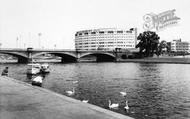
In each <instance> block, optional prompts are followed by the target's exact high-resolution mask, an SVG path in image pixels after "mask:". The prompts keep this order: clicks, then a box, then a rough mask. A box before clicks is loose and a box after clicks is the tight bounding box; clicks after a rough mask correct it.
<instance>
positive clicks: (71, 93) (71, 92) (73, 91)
mask: <svg viewBox="0 0 190 119" xmlns="http://www.w3.org/2000/svg"><path fill="white" fill-rule="evenodd" d="M66 93H67V95H69V96H71V95H74V94H75V88H73V90H72V91H66Z"/></svg>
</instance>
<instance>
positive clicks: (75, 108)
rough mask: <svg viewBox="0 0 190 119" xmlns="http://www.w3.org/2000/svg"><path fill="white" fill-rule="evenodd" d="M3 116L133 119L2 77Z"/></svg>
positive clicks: (10, 118) (21, 118)
mask: <svg viewBox="0 0 190 119" xmlns="http://www.w3.org/2000/svg"><path fill="white" fill-rule="evenodd" d="M0 105H1V109H0V118H1V119H132V118H130V117H127V116H124V115H121V114H118V113H115V112H112V111H109V110H106V109H103V108H100V107H97V106H95V105H91V104H88V103H83V102H81V101H79V100H76V99H72V98H70V97H67V96H64V95H60V94H57V93H54V92H52V91H50V90H47V89H44V88H40V87H36V86H31V85H30V84H27V83H24V82H21V81H18V80H15V79H12V78H9V77H2V76H0Z"/></svg>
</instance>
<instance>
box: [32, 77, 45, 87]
mask: <svg viewBox="0 0 190 119" xmlns="http://www.w3.org/2000/svg"><path fill="white" fill-rule="evenodd" d="M42 80H43V77H42V76H37V77H35V78H33V79H32V85H35V86H40V87H41V86H42Z"/></svg>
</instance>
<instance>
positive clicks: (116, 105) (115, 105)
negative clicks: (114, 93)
mask: <svg viewBox="0 0 190 119" xmlns="http://www.w3.org/2000/svg"><path fill="white" fill-rule="evenodd" d="M108 102H109V108H110V109H116V108H118V107H119V104H118V103H113V104H111V100H108Z"/></svg>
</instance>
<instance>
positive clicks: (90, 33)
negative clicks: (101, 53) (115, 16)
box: [75, 28, 137, 50]
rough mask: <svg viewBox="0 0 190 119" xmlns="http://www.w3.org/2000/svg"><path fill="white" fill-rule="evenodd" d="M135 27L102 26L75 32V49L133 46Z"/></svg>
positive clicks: (135, 38)
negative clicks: (102, 27)
mask: <svg viewBox="0 0 190 119" xmlns="http://www.w3.org/2000/svg"><path fill="white" fill-rule="evenodd" d="M136 41H137V28H131V29H117V28H104V29H92V30H83V31H78V32H76V34H75V48H76V50H113V49H115V48H121V49H130V48H135V46H136Z"/></svg>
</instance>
